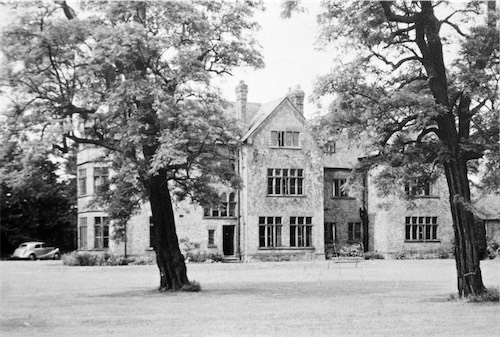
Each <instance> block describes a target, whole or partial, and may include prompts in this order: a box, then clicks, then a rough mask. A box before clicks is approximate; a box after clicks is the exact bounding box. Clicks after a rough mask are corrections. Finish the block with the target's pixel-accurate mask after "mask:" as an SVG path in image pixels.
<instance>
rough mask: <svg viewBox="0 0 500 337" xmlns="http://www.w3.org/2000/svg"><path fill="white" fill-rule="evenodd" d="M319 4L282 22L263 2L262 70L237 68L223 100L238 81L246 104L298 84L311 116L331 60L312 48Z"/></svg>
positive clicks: (275, 4) (272, 4) (273, 5)
mask: <svg viewBox="0 0 500 337" xmlns="http://www.w3.org/2000/svg"><path fill="white" fill-rule="evenodd" d="M68 2H72V1H68ZM319 4H320V1H319V0H317V1H307V0H303V1H302V6H303V7H305V8H306V9H307V11H306V12H304V13H295V14H294V15H293V16H292V18H291V19H282V18H281V17H280V0H274V1H265V7H266V10H265V11H264V12H259V13H257V16H256V19H257V20H258V22H259V23H260V25H261V30H260V31H258V32H256V36H257V39H258V41H259V42H260V44H261V46H262V54H263V56H264V62H265V68H264V69H261V70H253V69H238V70H237V71H235V72H234V73H233V76H227V77H225V78H223V79H221V80H219V81H218V83H219V86H220V87H221V89H222V93H223V96H224V98H226V99H227V100H230V101H234V100H235V93H234V89H235V87H236V85H237V84H238V83H239V81H241V80H243V81H245V82H246V83H247V85H248V101H249V102H256V103H265V102H269V101H272V100H274V99H276V98H279V97H283V96H285V95H286V93H287V91H288V89H289V88H290V87H295V86H296V85H300V87H301V88H302V90H304V91H305V94H306V98H305V100H306V102H305V109H304V110H305V114H306V116H311V115H312V114H313V112H314V106H313V105H312V104H311V103H309V102H308V99H309V97H310V94H311V92H312V84H313V81H314V79H315V78H316V76H317V75H319V74H324V73H325V72H327V71H328V70H329V68H330V65H331V61H330V60H331V59H332V58H333V55H331V54H327V53H325V52H320V51H318V50H316V48H315V45H314V42H315V41H316V36H317V33H318V29H317V24H316V15H317V13H318V10H319ZM8 16H9V14H8V13H5V12H1V11H0V29H1V26H2V25H3V24H5V22H6V21H7V20H6V19H7V17H8ZM0 103H1V102H0Z"/></svg>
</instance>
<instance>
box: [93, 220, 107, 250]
mask: <svg viewBox="0 0 500 337" xmlns="http://www.w3.org/2000/svg"><path fill="white" fill-rule="evenodd" d="M94 248H96V249H103V248H109V224H108V218H107V217H100V216H96V217H95V218H94Z"/></svg>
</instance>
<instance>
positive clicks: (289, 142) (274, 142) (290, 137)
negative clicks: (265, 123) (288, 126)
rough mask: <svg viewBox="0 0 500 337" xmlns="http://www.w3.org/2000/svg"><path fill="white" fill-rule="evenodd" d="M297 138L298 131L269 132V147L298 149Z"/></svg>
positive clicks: (298, 140)
mask: <svg viewBox="0 0 500 337" xmlns="http://www.w3.org/2000/svg"><path fill="white" fill-rule="evenodd" d="M299 136H300V133H299V132H298V131H271V146H274V147H299V146H300V145H299V142H300V139H299V138H300V137H299Z"/></svg>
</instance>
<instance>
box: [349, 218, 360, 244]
mask: <svg viewBox="0 0 500 337" xmlns="http://www.w3.org/2000/svg"><path fill="white" fill-rule="evenodd" d="M362 240H363V228H362V224H361V222H348V223H347V241H348V242H361V241H362Z"/></svg>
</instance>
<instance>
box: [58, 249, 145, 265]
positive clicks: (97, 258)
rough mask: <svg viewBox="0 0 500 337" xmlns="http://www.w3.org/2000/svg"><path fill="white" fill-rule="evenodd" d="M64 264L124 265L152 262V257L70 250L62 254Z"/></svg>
mask: <svg viewBox="0 0 500 337" xmlns="http://www.w3.org/2000/svg"><path fill="white" fill-rule="evenodd" d="M62 260H63V264H64V265H66V266H126V265H129V264H133V265H145V264H153V263H154V259H153V258H151V257H148V256H140V257H137V258H135V257H123V256H120V255H114V254H111V253H109V252H100V253H93V252H77V251H74V252H71V253H69V254H64V255H63V256H62Z"/></svg>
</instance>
